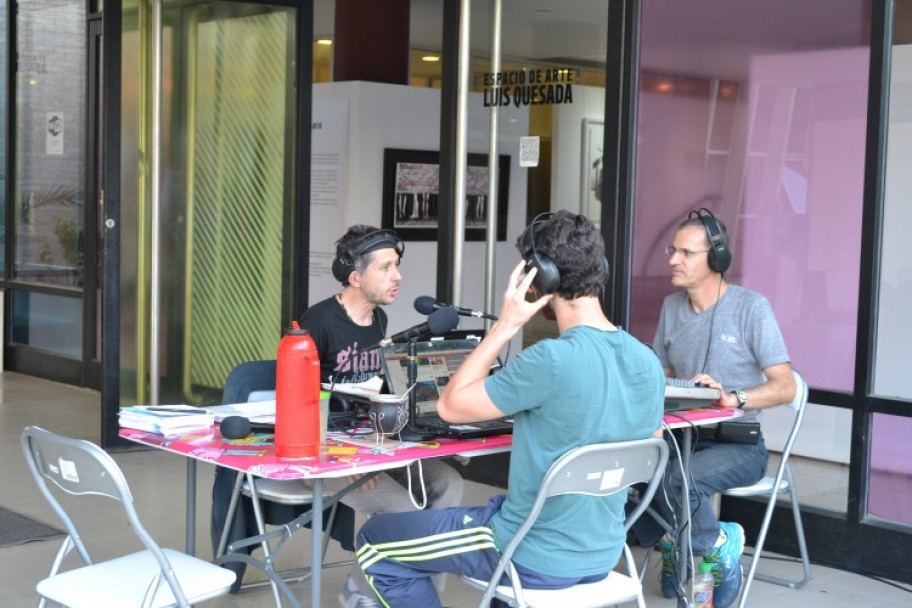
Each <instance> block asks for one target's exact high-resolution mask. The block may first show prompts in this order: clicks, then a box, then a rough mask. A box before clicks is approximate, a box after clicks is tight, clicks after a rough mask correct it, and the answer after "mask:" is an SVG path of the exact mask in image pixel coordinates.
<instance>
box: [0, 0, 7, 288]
mask: <svg viewBox="0 0 912 608" xmlns="http://www.w3.org/2000/svg"><path fill="white" fill-rule="evenodd" d="M6 13H7V9H6V0H0V49H5V48H6V30H7V24H6ZM6 66H7V62H6V61H2V62H0V134H2V137H0V217H2V218H5V217H6V117H7V108H6ZM2 224H3V225H2V226H0V278H3V277H4V276H5V275H6V222H5V221H4V222H2Z"/></svg>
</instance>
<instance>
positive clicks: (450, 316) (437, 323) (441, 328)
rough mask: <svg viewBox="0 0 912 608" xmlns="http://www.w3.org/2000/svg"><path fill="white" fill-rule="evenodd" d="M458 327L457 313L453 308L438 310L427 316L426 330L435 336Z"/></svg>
mask: <svg viewBox="0 0 912 608" xmlns="http://www.w3.org/2000/svg"><path fill="white" fill-rule="evenodd" d="M457 325H459V313H457V312H456V309H455V308H440V309H438V310H435V311H434V312H433V313H431V314H430V315H429V316H428V329H429V330H430V331H431V333H432V334H434V335H435V336H439V335H441V334H445V333H447V332H448V331H452V330H454V329H456V326H457Z"/></svg>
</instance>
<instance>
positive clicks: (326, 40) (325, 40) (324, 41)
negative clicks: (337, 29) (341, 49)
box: [317, 38, 333, 46]
mask: <svg viewBox="0 0 912 608" xmlns="http://www.w3.org/2000/svg"><path fill="white" fill-rule="evenodd" d="M332 43H333V41H332V40H330V39H329V38H320V39H319V40H317V44H322V45H323V46H332Z"/></svg>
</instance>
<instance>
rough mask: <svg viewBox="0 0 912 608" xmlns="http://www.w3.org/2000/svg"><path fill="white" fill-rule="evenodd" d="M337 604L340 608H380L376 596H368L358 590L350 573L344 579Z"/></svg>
mask: <svg viewBox="0 0 912 608" xmlns="http://www.w3.org/2000/svg"><path fill="white" fill-rule="evenodd" d="M339 605H340V606H341V607H342V608H381V607H380V602H379V601H378V600H377V598H375V597H368V596H366V595H364V594H363V593H361V591H359V590H358V585H356V584H355V581H354V580H352V577H351V575H348V578H346V579H345V584H344V585H342V591H340V592H339Z"/></svg>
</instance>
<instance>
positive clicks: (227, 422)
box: [219, 416, 275, 439]
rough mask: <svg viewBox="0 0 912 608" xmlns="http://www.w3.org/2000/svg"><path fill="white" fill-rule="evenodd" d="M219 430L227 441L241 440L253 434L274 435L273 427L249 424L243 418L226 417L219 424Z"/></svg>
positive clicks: (260, 423)
mask: <svg viewBox="0 0 912 608" xmlns="http://www.w3.org/2000/svg"><path fill="white" fill-rule="evenodd" d="M219 430H220V431H221V433H222V436H223V437H225V438H227V439H243V438H245V437H247V436H248V435H250V433H253V432H260V433H275V425H274V424H269V423H266V422H250V420H249V419H248V418H246V417H244V416H226V417H225V419H224V420H222V421H221V422H220V423H219Z"/></svg>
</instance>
